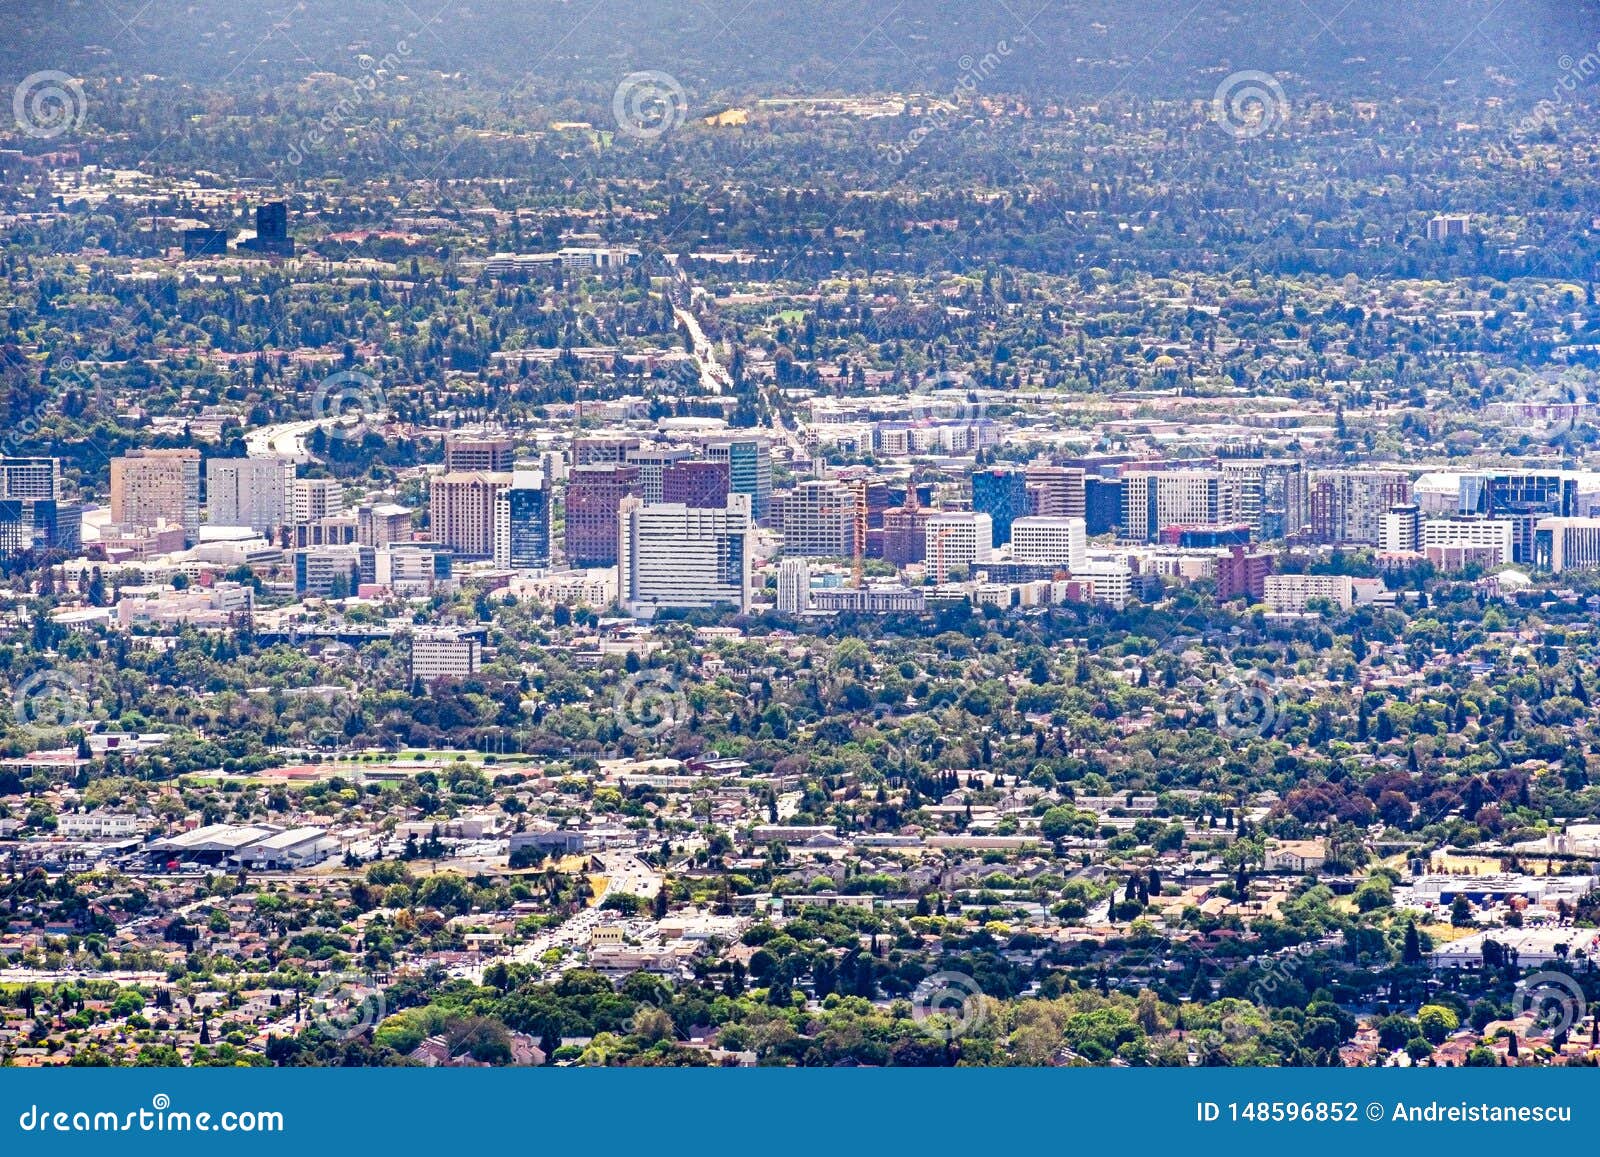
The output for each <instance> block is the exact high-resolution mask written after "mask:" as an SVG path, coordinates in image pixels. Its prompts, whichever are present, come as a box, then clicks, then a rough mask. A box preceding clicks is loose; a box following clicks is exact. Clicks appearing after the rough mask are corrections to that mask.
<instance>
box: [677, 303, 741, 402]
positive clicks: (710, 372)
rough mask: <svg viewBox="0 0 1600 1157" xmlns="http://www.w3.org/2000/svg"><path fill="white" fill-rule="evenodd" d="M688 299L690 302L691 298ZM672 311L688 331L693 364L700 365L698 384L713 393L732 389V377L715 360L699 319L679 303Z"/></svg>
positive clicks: (712, 347) (714, 352) (714, 354)
mask: <svg viewBox="0 0 1600 1157" xmlns="http://www.w3.org/2000/svg"><path fill="white" fill-rule="evenodd" d="M690 300H691V304H692V303H693V298H692V297H691V299H690ZM672 313H673V316H674V317H676V318H677V319H678V324H679V325H681V326H683V328H684V329H686V330H688V331H689V352H690V353H692V354H693V355H694V360H695V364H696V365H698V366H699V367H700V384H701V385H702V386H704V387H705V388H706V389H708V390H710V391H711V392H712V393H713V394H720V393H723V392H724V391H727V390H731V389H733V379H732V378H731V377H729V376H728V371H727V369H726V368H725V367H724V366H723V364H722V363H721V362H719V361H718V360H717V351H716V347H715V346H713V345H712V344H711V339H710V338H708V337H707V336H706V331H705V330H704V329H702V328H701V326H700V319H699V318H697V317H696V316H695V315H694V314H693V313H692V312H691V311H690V310H688V309H685V308H684V307H683V306H681V305H674V306H673V307H672Z"/></svg>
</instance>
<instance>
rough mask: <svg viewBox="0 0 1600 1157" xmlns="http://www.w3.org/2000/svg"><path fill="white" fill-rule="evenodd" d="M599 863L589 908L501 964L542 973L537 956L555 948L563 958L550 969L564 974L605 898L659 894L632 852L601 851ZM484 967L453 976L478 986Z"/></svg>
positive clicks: (656, 879) (657, 883) (651, 873)
mask: <svg viewBox="0 0 1600 1157" xmlns="http://www.w3.org/2000/svg"><path fill="white" fill-rule="evenodd" d="M600 862H601V864H602V865H604V866H603V868H602V872H603V873H604V875H605V880H606V883H605V887H603V888H602V889H601V890H600V893H599V895H597V896H596V897H595V898H594V904H593V906H592V907H588V908H584V909H583V910H582V911H580V912H578V913H576V914H575V915H573V916H571V917H569V918H568V919H567V920H566V921H564V922H563V923H561V924H559V925H557V926H556V927H554V928H546V929H545V930H544V931H543V932H540V933H539V934H538V935H537V936H535V937H534V938H533V939H532V940H530V941H528V942H527V943H526V944H524V945H522V946H520V947H518V948H516V949H514V950H513V951H512V952H511V955H510V956H509V957H505V958H503V959H504V962H505V963H507V964H527V965H532V966H533V967H534V968H535V969H536V970H539V971H541V972H543V971H544V967H545V966H544V964H543V961H542V960H541V957H543V956H544V954H545V953H546V952H548V951H550V949H552V948H559V949H561V950H562V955H563V959H562V961H561V962H560V963H559V964H556V965H555V966H554V970H555V971H556V972H564V971H566V970H567V969H569V968H572V967H574V966H575V965H576V964H577V960H576V958H575V953H574V950H575V949H579V948H582V947H584V946H585V945H587V944H588V943H589V936H590V934H591V933H592V932H593V931H594V930H595V927H596V926H597V925H599V924H600V923H601V922H602V921H604V920H605V919H606V918H607V915H608V914H607V913H606V912H604V911H602V910H601V907H600V905H601V904H602V903H603V902H604V901H605V898H606V897H607V896H609V895H610V894H611V893H612V892H615V893H617V894H618V895H633V896H639V897H642V898H643V899H646V900H649V899H653V898H654V897H655V894H656V893H657V892H659V891H661V885H662V883H663V881H662V877H661V874H660V873H659V872H657V871H656V870H655V869H654V868H652V867H650V865H648V864H646V863H645V862H644V861H643V860H641V859H639V857H638V856H635V855H634V854H633V853H632V852H601V853H600ZM490 963H494V962H493V961H491V962H490ZM485 967H486V965H474V966H473V967H471V968H464V969H461V970H459V971H458V972H457V973H456V975H458V976H464V977H466V978H467V979H469V980H471V981H473V983H475V984H482V983H483V970H484V968H485Z"/></svg>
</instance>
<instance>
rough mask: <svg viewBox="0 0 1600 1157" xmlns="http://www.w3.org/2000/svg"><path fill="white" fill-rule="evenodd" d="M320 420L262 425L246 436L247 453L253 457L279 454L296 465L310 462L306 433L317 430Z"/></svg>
mask: <svg viewBox="0 0 1600 1157" xmlns="http://www.w3.org/2000/svg"><path fill="white" fill-rule="evenodd" d="M320 424H321V423H319V422H284V423H282V424H281V425H277V426H262V427H261V428H260V429H259V430H251V431H250V432H249V433H248V434H246V435H245V436H244V447H245V453H246V454H248V455H249V456H250V457H251V458H270V457H272V456H273V455H277V456H278V457H279V458H287V459H289V460H290V461H291V462H293V463H295V464H296V465H299V464H302V463H305V462H310V461H311V451H310V450H307V449H306V435H307V434H309V433H311V431H313V430H315V429H316V428H317V427H318V426H319V425H320Z"/></svg>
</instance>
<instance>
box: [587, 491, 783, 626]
mask: <svg viewBox="0 0 1600 1157" xmlns="http://www.w3.org/2000/svg"><path fill="white" fill-rule="evenodd" d="M618 523H619V533H618V547H617V591H618V597H619V598H620V600H621V602H622V604H623V606H625V607H626V608H627V609H628V610H629V612H630V613H633V614H649V613H652V612H654V611H656V610H660V609H666V608H685V607H713V606H723V605H726V606H733V607H737V608H738V609H739V610H740V611H741V612H743V611H748V610H749V609H750V558H751V553H752V549H751V546H752V536H753V535H754V533H755V530H754V523H753V522H752V521H751V518H750V499H749V498H748V497H747V496H746V495H743V494H730V495H729V496H728V500H727V505H726V506H724V507H723V508H722V509H721V510H712V509H708V508H705V507H694V506H685V505H683V504H682V503H677V502H663V503H646V502H644V501H642V500H641V499H639V498H625V499H623V500H622V504H621V508H620V510H619V511H618Z"/></svg>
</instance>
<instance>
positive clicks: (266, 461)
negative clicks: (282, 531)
mask: <svg viewBox="0 0 1600 1157" xmlns="http://www.w3.org/2000/svg"><path fill="white" fill-rule="evenodd" d="M293 482H294V464H293V463H292V462H290V461H289V460H288V459H286V458H276V457H274V458H211V459H208V460H207V461H206V514H207V517H208V519H209V521H210V522H211V525H212V526H248V527H250V528H251V529H253V530H258V531H260V532H261V533H262V534H265V535H272V534H274V533H276V531H277V529H278V528H279V527H280V526H288V525H289V489H290V486H291V485H292V484H293Z"/></svg>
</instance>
